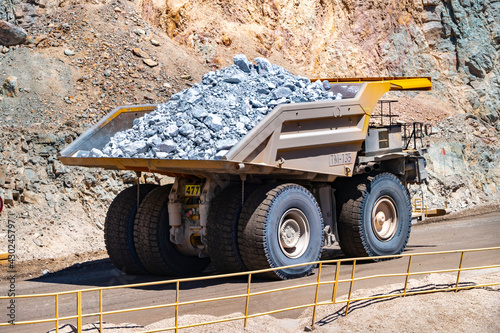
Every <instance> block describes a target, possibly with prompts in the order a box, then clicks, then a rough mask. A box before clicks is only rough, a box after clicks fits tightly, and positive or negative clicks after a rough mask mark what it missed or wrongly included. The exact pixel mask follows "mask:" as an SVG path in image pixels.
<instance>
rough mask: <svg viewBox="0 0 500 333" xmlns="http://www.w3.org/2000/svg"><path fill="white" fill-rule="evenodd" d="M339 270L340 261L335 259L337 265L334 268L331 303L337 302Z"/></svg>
mask: <svg viewBox="0 0 500 333" xmlns="http://www.w3.org/2000/svg"><path fill="white" fill-rule="evenodd" d="M339 272H340V261H337V267H336V269H335V282H334V284H333V295H332V303H333V304H336V303H337V288H338V286H339Z"/></svg>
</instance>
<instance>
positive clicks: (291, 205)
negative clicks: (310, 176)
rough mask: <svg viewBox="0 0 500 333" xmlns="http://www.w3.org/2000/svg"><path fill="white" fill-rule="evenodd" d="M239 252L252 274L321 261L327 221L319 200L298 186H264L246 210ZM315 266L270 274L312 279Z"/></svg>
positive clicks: (241, 225) (283, 277)
mask: <svg viewBox="0 0 500 333" xmlns="http://www.w3.org/2000/svg"><path fill="white" fill-rule="evenodd" d="M238 239H239V242H240V243H239V249H240V252H241V256H242V258H243V262H244V263H245V265H246V267H247V268H248V269H250V270H258V269H266V268H275V267H281V266H288V265H295V264H301V263H308V262H314V261H318V260H319V259H320V256H321V249H322V244H323V218H322V216H321V210H320V208H319V206H318V203H317V202H316V199H315V198H314V196H313V195H312V193H311V192H309V191H308V190H307V189H306V188H304V187H302V186H300V185H296V184H283V185H279V186H276V185H272V186H264V187H261V188H260V189H258V190H256V191H255V192H254V193H253V194H252V195H251V196H250V198H249V199H248V200H247V202H245V205H244V206H243V209H242V212H241V215H240V221H239V229H238ZM314 267H315V265H306V266H299V267H293V268H286V269H280V270H276V271H273V272H269V273H266V274H265V276H266V277H269V278H274V279H277V278H278V279H291V278H299V277H302V276H306V275H309V274H310V273H311V272H312V270H313V269H314Z"/></svg>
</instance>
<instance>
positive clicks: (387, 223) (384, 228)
mask: <svg viewBox="0 0 500 333" xmlns="http://www.w3.org/2000/svg"><path fill="white" fill-rule="evenodd" d="M398 223H399V219H398V213H397V210H396V204H395V203H394V201H393V200H392V199H391V198H390V197H388V196H383V197H380V198H379V199H378V200H377V202H376V203H375V205H374V207H373V210H372V228H373V233H374V234H375V236H376V237H377V238H378V239H379V240H381V241H388V240H390V239H391V238H392V237H394V235H395V234H396V230H397V229H398Z"/></svg>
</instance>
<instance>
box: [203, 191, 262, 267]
mask: <svg viewBox="0 0 500 333" xmlns="http://www.w3.org/2000/svg"><path fill="white" fill-rule="evenodd" d="M254 189H255V186H253V185H247V186H245V198H248V197H249V195H251V193H252V192H253V190H254ZM241 199H242V198H241V187H240V186H230V187H227V188H226V189H224V191H222V192H221V193H220V194H219V195H218V196H217V197H215V198H214V199H213V200H212V202H211V204H210V212H209V214H208V221H207V247H208V252H209V253H210V258H211V260H212V264H213V265H214V266H215V267H216V268H217V270H218V271H219V272H221V273H231V272H241V271H245V270H246V266H245V264H244V263H243V259H242V258H241V254H240V249H239V245H238V220H239V218H240V213H241V208H242V206H243V204H242V200H241Z"/></svg>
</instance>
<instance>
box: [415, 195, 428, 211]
mask: <svg viewBox="0 0 500 333" xmlns="http://www.w3.org/2000/svg"><path fill="white" fill-rule="evenodd" d="M412 213H417V214H425V215H427V205H424V202H423V200H422V199H420V198H415V199H413V204H412Z"/></svg>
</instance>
